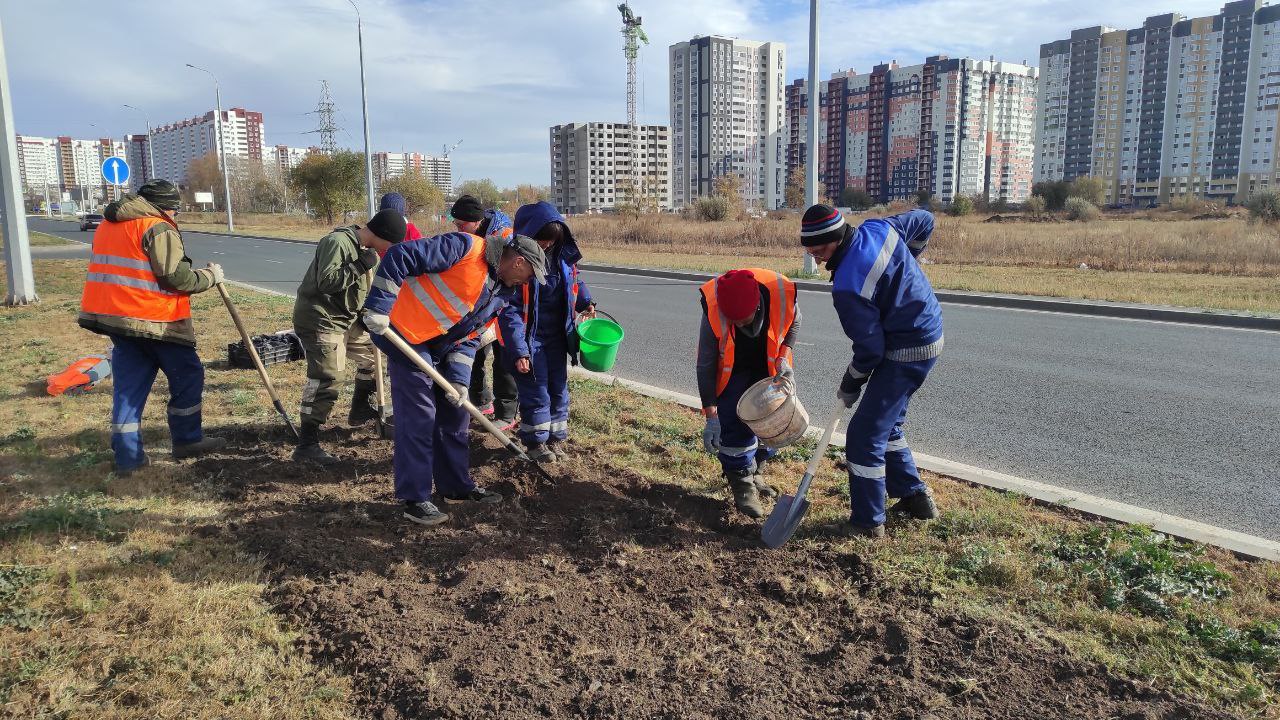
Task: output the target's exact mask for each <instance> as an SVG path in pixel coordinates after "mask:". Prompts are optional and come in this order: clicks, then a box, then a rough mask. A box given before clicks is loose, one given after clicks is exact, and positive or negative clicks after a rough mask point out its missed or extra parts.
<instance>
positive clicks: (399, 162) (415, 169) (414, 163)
mask: <svg viewBox="0 0 1280 720" xmlns="http://www.w3.org/2000/svg"><path fill="white" fill-rule="evenodd" d="M405 173H417V174H419V175H422V176H423V177H425V178H426V179H427V180H428V181H429V182H430V183H431V184H432V185H435V186H436V187H438V188H440V192H442V193H444V194H445V195H452V194H453V161H452V160H450V159H449V158H447V157H433V156H431V155H423V154H422V153H416V152H398V153H395V152H376V153H374V154H373V181H374V183H375V184H376V185H379V186H381V185H382V183H384V182H386V181H387V180H389V179H390V178H393V177H399V176H400V175H404V174H405Z"/></svg>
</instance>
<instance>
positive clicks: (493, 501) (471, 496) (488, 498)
mask: <svg viewBox="0 0 1280 720" xmlns="http://www.w3.org/2000/svg"><path fill="white" fill-rule="evenodd" d="M443 497H444V499H446V500H453V501H456V502H461V501H463V500H469V501H471V502H477V503H483V504H485V505H497V504H498V503H500V502H502V494H501V493H496V492H494V491H492V490H485V489H484V488H482V487H480V486H479V485H477V486H475V487H474V488H472V489H471V492H468V493H464V494H462V495H444V496H443Z"/></svg>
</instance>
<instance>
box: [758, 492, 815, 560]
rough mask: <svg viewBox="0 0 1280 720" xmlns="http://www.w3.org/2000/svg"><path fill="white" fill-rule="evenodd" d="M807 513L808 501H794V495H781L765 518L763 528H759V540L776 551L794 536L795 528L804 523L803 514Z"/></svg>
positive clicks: (804, 499) (803, 499)
mask: <svg viewBox="0 0 1280 720" xmlns="http://www.w3.org/2000/svg"><path fill="white" fill-rule="evenodd" d="M807 512H809V500H808V499H806V498H799V499H796V497H795V496H794V495H783V496H782V497H780V498H778V501H777V502H776V503H774V505H773V512H770V513H769V517H767V518H765V521H764V527H762V528H760V539H761V540H763V541H764V544H765V545H767V546H768V547H771V548H774V549H777V548H780V547H782V545H783V544H784V543H785V542H786V541H787V540H789V539H790V538H791V536H792V535H794V534H795V532H796V528H798V527H800V523H801V522H804V516H805V513H807Z"/></svg>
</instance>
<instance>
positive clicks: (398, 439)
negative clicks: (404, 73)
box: [387, 348, 476, 502]
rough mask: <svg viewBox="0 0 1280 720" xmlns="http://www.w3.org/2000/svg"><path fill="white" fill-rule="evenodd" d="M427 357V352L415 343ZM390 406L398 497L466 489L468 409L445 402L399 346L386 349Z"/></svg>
mask: <svg viewBox="0 0 1280 720" xmlns="http://www.w3.org/2000/svg"><path fill="white" fill-rule="evenodd" d="M415 350H416V351H418V354H419V355H421V356H422V358H423V359H424V360H426V361H427V362H429V363H434V362H435V361H434V360H433V359H432V357H431V354H430V353H428V352H426V351H425V350H421V349H420V348H415ZM387 370H388V372H389V373H390V375H391V399H392V407H394V408H395V409H396V421H395V448H394V450H393V451H392V466H393V468H394V470H395V486H396V498H398V499H400V500H403V501H406V502H430V501H431V493H432V491H433V489H434V488H439V489H440V491H441V492H442V493H444V494H445V495H465V494H467V493H469V492H471V491H472V490H473V489H475V486H476V485H475V483H474V482H472V480H471V477H470V475H471V456H470V452H469V448H468V446H467V443H468V440H469V438H468V427H469V425H470V422H469V420H468V417H469V416H468V415H467V411H466V410H463V409H462V408H460V407H457V406H455V405H454V404H453V403H451V402H449V400H448V399H447V396H446V395H445V393H444V391H443V390H441V389H440V388H439V387H437V386H436V384H435V383H434V382H432V380H431V378H430V377H428V376H427V374H426V373H424V372H422V371H421V370H419V369H418V366H416V365H414V364H412V362H411V361H410V360H409V359H408V358H406V357H405V356H404V355H403V354H402V353H401V352H400V351H398V350H395V349H394V348H392V349H391V352H389V353H388V354H387Z"/></svg>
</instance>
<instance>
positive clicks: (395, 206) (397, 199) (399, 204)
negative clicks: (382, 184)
mask: <svg viewBox="0 0 1280 720" xmlns="http://www.w3.org/2000/svg"><path fill="white" fill-rule="evenodd" d="M378 209H379V210H395V211H396V212H398V213H400V214H401V215H404V214H405V211H404V210H405V203H404V196H403V195H401V194H400V193H398V192H389V193H387V194H386V195H383V196H382V202H380V203H379V204H378Z"/></svg>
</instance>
